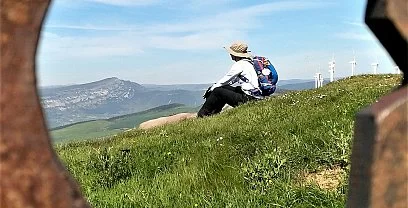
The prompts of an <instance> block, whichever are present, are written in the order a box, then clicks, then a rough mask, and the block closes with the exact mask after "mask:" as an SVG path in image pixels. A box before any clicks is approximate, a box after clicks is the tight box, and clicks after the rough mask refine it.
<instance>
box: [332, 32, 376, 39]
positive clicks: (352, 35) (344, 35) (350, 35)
mask: <svg viewBox="0 0 408 208" xmlns="http://www.w3.org/2000/svg"><path fill="white" fill-rule="evenodd" d="M335 37H337V38H340V39H348V40H362V41H374V40H376V39H375V37H374V36H373V35H371V34H370V33H368V32H365V33H363V32H341V33H337V34H335Z"/></svg>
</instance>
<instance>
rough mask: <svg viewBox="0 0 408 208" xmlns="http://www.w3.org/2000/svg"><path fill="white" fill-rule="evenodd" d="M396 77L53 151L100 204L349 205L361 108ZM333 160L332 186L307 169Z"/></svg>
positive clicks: (342, 84)
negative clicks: (309, 178) (311, 179)
mask: <svg viewBox="0 0 408 208" xmlns="http://www.w3.org/2000/svg"><path fill="white" fill-rule="evenodd" d="M399 81H400V77H399V76H395V75H376V76H374V75H364V76H356V77H351V78H347V79H344V80H340V81H337V82H334V83H330V84H328V85H326V86H324V87H323V88H320V89H316V90H307V91H299V92H290V93H288V94H285V95H281V96H276V97H272V98H270V99H268V100H264V101H259V102H252V103H248V104H244V105H242V106H239V107H237V108H235V109H231V110H228V111H226V112H224V113H222V114H220V115H217V116H213V117H210V118H204V119H193V120H188V121H184V122H180V123H178V124H172V125H167V126H164V127H159V128H155V129H152V130H148V131H143V130H135V131H130V132H126V133H122V134H119V135H117V136H115V137H111V138H110V139H106V140H100V141H87V142H77V143H69V144H65V145H57V146H56V151H57V153H58V154H59V155H60V157H61V159H62V160H63V161H64V163H65V164H66V166H67V168H68V169H69V170H70V172H71V173H72V174H73V176H74V177H75V178H76V180H77V181H78V182H79V184H81V187H82V190H83V193H84V195H85V196H86V197H87V199H88V201H89V202H90V203H91V205H92V206H94V207H344V206H345V201H346V193H347V189H348V187H347V180H348V178H347V174H348V172H349V167H350V153H351V144H352V137H353V125H354V118H355V114H356V112H358V111H359V110H360V109H361V108H363V107H365V106H367V105H369V104H370V103H372V102H375V101H376V100H377V99H378V98H379V97H381V96H382V95H384V94H386V93H387V92H389V91H390V90H392V89H393V88H395V87H396V86H398V83H399ZM332 167H340V168H342V169H344V170H345V175H344V177H343V180H342V181H341V182H340V185H339V186H338V187H336V188H335V189H333V190H326V189H321V188H319V187H318V186H317V185H316V184H313V183H306V182H305V180H304V178H303V177H302V175H303V173H307V172H317V171H320V170H325V169H330V168H332Z"/></svg>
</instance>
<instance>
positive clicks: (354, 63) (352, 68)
mask: <svg viewBox="0 0 408 208" xmlns="http://www.w3.org/2000/svg"><path fill="white" fill-rule="evenodd" d="M349 63H350V64H351V76H354V70H355V69H356V65H357V62H356V53H355V51H354V50H353V60H352V61H350V62H349Z"/></svg>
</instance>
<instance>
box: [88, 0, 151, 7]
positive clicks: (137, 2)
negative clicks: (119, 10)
mask: <svg viewBox="0 0 408 208" xmlns="http://www.w3.org/2000/svg"><path fill="white" fill-rule="evenodd" d="M87 1H91V2H96V3H102V4H109V5H116V6H141V5H151V4H155V3H157V2H158V0H87Z"/></svg>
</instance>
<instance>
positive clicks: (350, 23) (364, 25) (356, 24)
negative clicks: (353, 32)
mask: <svg viewBox="0 0 408 208" xmlns="http://www.w3.org/2000/svg"><path fill="white" fill-rule="evenodd" d="M344 23H345V24H348V25H352V26H357V27H364V28H366V27H367V26H366V24H365V23H364V22H359V21H345V22H344Z"/></svg>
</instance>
